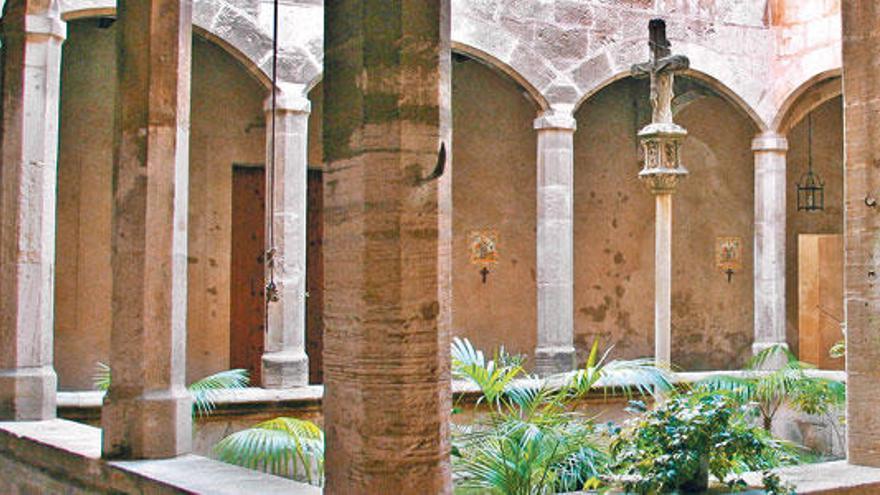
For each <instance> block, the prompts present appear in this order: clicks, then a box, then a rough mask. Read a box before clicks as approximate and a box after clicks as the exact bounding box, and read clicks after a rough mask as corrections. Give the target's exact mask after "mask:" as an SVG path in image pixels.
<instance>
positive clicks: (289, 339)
mask: <svg viewBox="0 0 880 495" xmlns="http://www.w3.org/2000/svg"><path fill="white" fill-rule="evenodd" d="M278 91H279V92H278V94H277V96H276V111H275V147H274V150H275V169H274V174H273V171H272V155H271V153H272V107H271V98H269V99H268V100H267V101H266V120H267V122H266V129H267V132H268V133H269V134H268V139H267V141H266V145H267V159H266V177H267V180H268V185H267V189H266V190H267V191H271V192H270V193H269V194H266V199H267V201H273V203H274V204H273V205H272V208H269V206H270V205H267V208H266V211H267V212H270V211H273V210H274V215H273V217H272V218H271V219H270V220H269V221H271V222H272V238H273V240H274V244H273V245H272V246H270V247H271V248H274V253H272V254H271V255H270V256H269V257H268V262H267V267H266V268H267V277H266V280H267V281H272V282H274V284H275V287H276V291H277V292H276V295H277V300H273V299H274V298H271V297H270V299H269V301H268V303H267V304H268V305H267V308H266V316H267V324H268V328H267V332H266V347H265V353H264V354H263V377H262V378H263V386H264V387H266V388H290V387H298V386H303V385H308V383H309V360H308V357H306V350H305V345H306V344H305V335H306V332H305V328H306V298H305V296H306V199H307V196H306V185H307V174H308V166H307V159H308V158H307V152H308V150H307V148H306V143H307V136H308V124H309V110H310V104H309V100H308V99H306V98H305V97H304V96H302V93H301V88H296V87H285V86H281V87H279V90H278ZM267 235H269V233H268V232H267ZM270 275H271V276H270Z"/></svg>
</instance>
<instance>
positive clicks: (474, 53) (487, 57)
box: [452, 41, 550, 110]
mask: <svg viewBox="0 0 880 495" xmlns="http://www.w3.org/2000/svg"><path fill="white" fill-rule="evenodd" d="M452 51H453V52H455V53H460V54H463V55H467V56H469V57H471V58H473V59H474V60H477V61H478V62H480V63H482V64H483V65H486V66H488V67H489V68H490V69H492V70H495V71H498V72H501V73H503V74H504V75H506V76H507V77H509V78H510V79H512V80H513V81H514V82H515V83H517V84H518V85H519V86H520V87H521V88H523V89H524V90H525V91H526V92H527V93H528V94H529V96H530V97H531V99H532V101H533V102H534V103H535V105H536V106H538V108H540V110H547V109H548V108H550V102H549V101H547V98H545V97H544V95H543V94H542V93H541V91H539V90H538V88H536V87H535V85H534V84H532V82H531V81H529V80H528V79H527V78H526V77H525V76H524V75H523V74H522V73H521V72H520V71H518V70H517V69H515V68H514V67H512V66H510V65H508V64H506V63H504V62H503V61H501V60H499V59H498V58H496V57H494V56H492V55H491V54H489V53H487V52H485V51H483V50H480V49H479V48H476V47H473V46H470V45H467V44H465V43H461V42H457V41H453V42H452Z"/></svg>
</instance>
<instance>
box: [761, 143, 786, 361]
mask: <svg viewBox="0 0 880 495" xmlns="http://www.w3.org/2000/svg"><path fill="white" fill-rule="evenodd" d="M752 151H753V152H754V153H755V340H754V343H753V344H752V351H753V352H754V353H755V354H757V353H759V352H761V351H762V350H764V349H766V348H767V347H769V346H771V345H777V344H782V345H787V344H786V337H785V189H786V182H785V156H786V152H787V151H788V141H786V139H785V138H784V137H783V136H780V135H778V134H775V133H765V134H761V135H760V136H757V137H756V138H755V139H754V140H753V141H752ZM777 364H781V363H777Z"/></svg>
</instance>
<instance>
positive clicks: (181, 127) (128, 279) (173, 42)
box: [101, 0, 192, 459]
mask: <svg viewBox="0 0 880 495" xmlns="http://www.w3.org/2000/svg"><path fill="white" fill-rule="evenodd" d="M117 29H118V32H117V33H118V38H117V53H118V56H119V61H118V71H117V75H118V78H119V93H118V94H117V98H116V104H117V106H118V107H117V112H116V130H115V132H116V150H115V162H114V170H113V175H114V180H113V195H114V204H113V238H112V239H113V241H112V244H113V255H112V268H113V314H112V327H111V338H110V366H111V368H112V370H113V382H112V384H111V386H110V390H109V392H108V393H107V396H106V397H105V398H104V408H103V410H102V413H101V426H102V428H103V430H104V444H103V455H104V457H106V458H122V459H142V458H162V457H172V456H175V455H179V454H183V453H186V452H189V451H190V446H191V443H192V417H191V414H192V407H191V402H192V400H191V398H190V396H189V393H188V392H187V390H186V387H185V385H184V374H185V373H184V371H185V369H186V362H185V360H186V263H187V262H186V254H187V250H186V247H187V201H188V197H189V195H188V186H189V184H188V182H189V118H190V112H189V110H190V51H191V40H192V4H191V3H190V0H120V1H119V10H118V21H117Z"/></svg>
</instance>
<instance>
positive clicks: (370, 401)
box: [324, 0, 451, 495]
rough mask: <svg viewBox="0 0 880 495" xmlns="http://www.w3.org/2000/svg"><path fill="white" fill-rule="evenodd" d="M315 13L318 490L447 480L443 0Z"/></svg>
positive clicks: (441, 484) (340, 6)
mask: <svg viewBox="0 0 880 495" xmlns="http://www.w3.org/2000/svg"><path fill="white" fill-rule="evenodd" d="M324 15H325V22H324V29H325V36H324V44H325V59H324V67H325V73H324V102H325V108H324V153H325V159H326V161H327V163H326V170H325V176H324V181H325V184H326V186H325V189H324V204H325V231H324V232H325V235H324V253H325V265H324V266H325V278H324V282H325V286H324V287H325V292H324V297H325V308H324V319H325V323H326V327H325V334H324V339H325V340H324V378H325V392H324V418H325V428H326V435H327V436H326V439H327V449H326V452H327V459H326V464H325V465H326V486H325V489H324V490H325V493H328V494H346V495H349V494H360V493H364V494H372V493H389V494H395V495H403V494H410V493H412V494H422V493H430V494H435V493H436V494H443V493H451V471H450V464H449V449H450V446H449V430H448V428H449V426H448V423H449V413H450V408H451V400H450V390H449V389H450V376H449V359H450V358H449V336H448V327H446V325H445V324H444V322H445V321H448V319H447V317H445V316H444V314H445V313H446V311H447V308H443V307H441V304H447V303H448V297H447V296H448V294H446V293H445V292H444V291H446V290H448V282H447V281H446V277H448V271H447V268H444V266H443V257H444V256H445V255H446V253H448V246H443V245H442V243H443V242H444V239H448V233H445V232H444V233H441V232H440V230H441V229H443V228H445V227H444V226H445V225H447V224H448V218H442V217H441V215H440V214H439V211H440V210H441V209H444V210H445V209H446V208H447V207H448V203H446V201H447V200H448V198H442V197H441V195H442V194H444V193H445V192H448V187H444V186H443V182H442V181H443V179H442V178H440V179H438V178H437V174H438V173H439V172H441V171H442V170H443V168H444V167H445V166H444V165H443V164H442V163H439V164H438V150H439V149H440V145H441V141H442V140H444V139H445V138H447V137H448V130H449V127H448V126H449V122H448V118H449V104H450V102H449V87H448V84H449V70H450V44H449V28H450V26H449V21H450V17H449V15H450V13H449V1H448V0H438V1H430V2H425V1H423V0H399V1H395V2H385V1H382V2H380V1H375V0H352V1H347V2H326V3H325V10H324ZM446 149H447V151H448V150H449V143H446ZM438 165H439V166H438ZM445 173H448V170H447V171H446V172H445Z"/></svg>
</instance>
